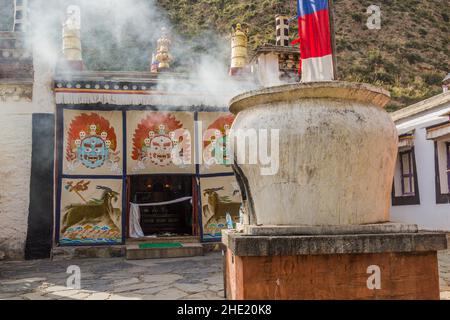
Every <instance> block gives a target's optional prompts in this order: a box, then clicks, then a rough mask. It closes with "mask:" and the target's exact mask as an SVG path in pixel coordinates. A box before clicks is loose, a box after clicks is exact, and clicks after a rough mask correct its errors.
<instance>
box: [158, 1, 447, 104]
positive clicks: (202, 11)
mask: <svg viewBox="0 0 450 320" xmlns="http://www.w3.org/2000/svg"><path fill="white" fill-rule="evenodd" d="M158 2H159V3H160V5H161V6H162V7H164V8H165V9H166V10H167V11H168V14H169V17H170V19H171V21H172V22H173V23H174V24H175V25H176V26H177V30H179V31H180V32H182V33H183V34H184V35H185V36H188V37H190V36H193V35H196V34H198V33H199V32H201V31H202V30H209V29H211V28H213V29H214V30H218V32H220V33H222V34H227V32H228V31H229V28H230V24H231V23H236V22H241V21H242V22H245V23H247V24H248V25H249V27H250V44H251V48H252V49H254V48H255V47H256V46H258V45H260V44H263V43H265V42H269V41H271V40H273V38H274V36H275V31H274V16H275V14H276V13H277V12H283V11H284V12H288V13H290V15H292V16H294V15H295V14H296V1H277V0H262V1H248V0H201V1H192V0H178V1H171V0H158ZM371 4H375V5H378V6H380V8H381V12H382V16H381V18H382V26H381V30H369V29H368V28H367V27H366V21H367V17H368V14H367V13H366V10H367V7H368V6H369V5H371ZM445 8H447V9H446V10H445ZM449 8H450V0H432V1H420V0H377V1H373V0H336V1H335V24H336V45H337V59H338V76H339V78H340V79H342V80H349V81H363V82H369V83H374V84H379V85H382V86H383V87H385V88H386V89H389V90H390V92H391V94H392V97H393V103H392V104H391V105H390V106H389V109H390V110H394V109H398V108H401V107H403V106H405V105H408V104H410V103H413V102H415V101H418V100H422V99H424V98H426V97H429V96H432V95H434V94H437V93H439V92H441V90H442V89H441V84H440V82H441V80H442V79H443V78H444V77H445V75H446V74H447V72H449V71H450V59H449V56H450V44H449V40H450V24H449V10H448V9H449ZM294 25H295V23H294ZM294 29H295V30H293V32H296V28H295V26H294ZM294 36H295V35H292V37H294Z"/></svg>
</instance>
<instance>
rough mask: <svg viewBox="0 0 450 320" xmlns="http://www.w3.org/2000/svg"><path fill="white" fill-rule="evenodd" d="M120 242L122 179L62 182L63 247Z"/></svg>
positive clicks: (60, 237) (61, 216)
mask: <svg viewBox="0 0 450 320" xmlns="http://www.w3.org/2000/svg"><path fill="white" fill-rule="evenodd" d="M121 242H122V180H113V179H62V190H61V209H60V236H59V243H60V244H62V245H80V244H118V243H121Z"/></svg>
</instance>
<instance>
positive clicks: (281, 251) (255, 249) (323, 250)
mask: <svg viewBox="0 0 450 320" xmlns="http://www.w3.org/2000/svg"><path fill="white" fill-rule="evenodd" d="M222 242H223V244H224V245H225V246H227V247H228V249H230V250H231V252H232V253H233V254H234V255H236V256H295V255H315V254H345V253H381V252H420V251H438V250H445V249H446V248H447V237H446V235H445V234H444V233H434V232H418V233H386V234H382V233H380V234H343V235H294V236H279V235H275V236H253V235H246V234H243V233H236V232H233V231H231V230H223V231H222Z"/></svg>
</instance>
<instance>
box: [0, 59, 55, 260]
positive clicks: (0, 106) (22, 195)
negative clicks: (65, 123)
mask: <svg viewBox="0 0 450 320" xmlns="http://www.w3.org/2000/svg"><path fill="white" fill-rule="evenodd" d="M34 63H35V82H34V87H33V90H34V92H33V102H26V101H23V102H9V101H2V99H0V260H2V259H9V260H19V259H22V258H23V257H24V248H25V242H26V237H27V228H28V209H29V198H30V173H31V147H32V136H31V135H32V114H33V113H53V112H54V110H55V103H54V98H53V94H52V91H51V85H52V71H51V69H50V67H49V66H47V65H46V64H44V63H40V60H39V57H37V56H35V62H34ZM0 86H1V82H0ZM50 139H51V137H50Z"/></svg>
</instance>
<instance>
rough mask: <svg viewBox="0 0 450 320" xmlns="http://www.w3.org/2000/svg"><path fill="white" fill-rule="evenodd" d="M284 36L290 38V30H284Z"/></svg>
mask: <svg viewBox="0 0 450 320" xmlns="http://www.w3.org/2000/svg"><path fill="white" fill-rule="evenodd" d="M284 35H285V36H288V35H289V30H288V29H286V28H285V29H284Z"/></svg>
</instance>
